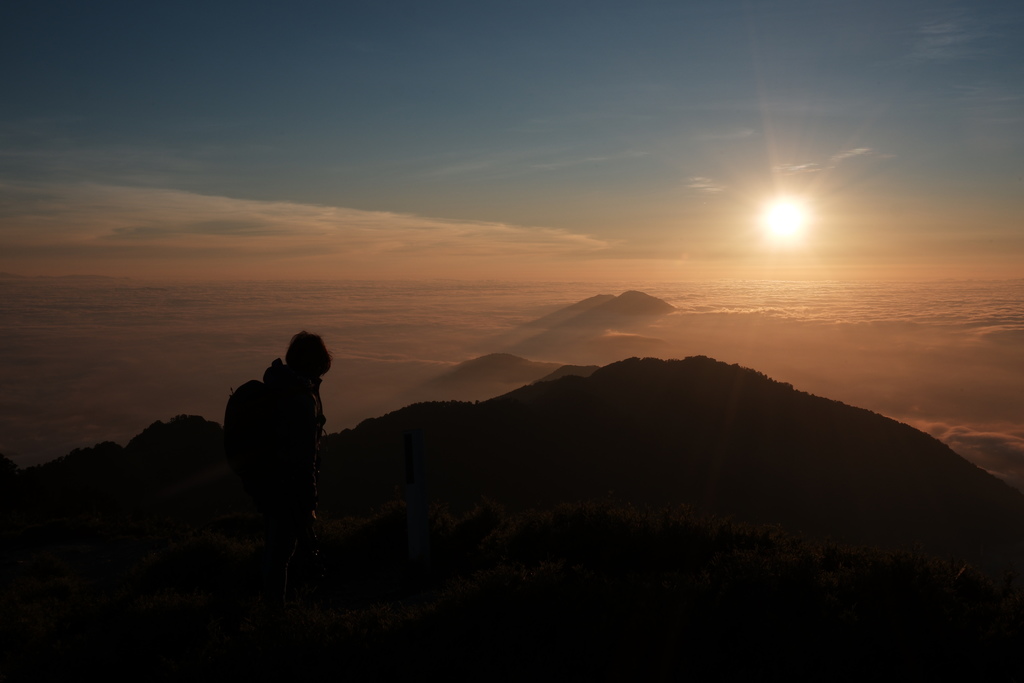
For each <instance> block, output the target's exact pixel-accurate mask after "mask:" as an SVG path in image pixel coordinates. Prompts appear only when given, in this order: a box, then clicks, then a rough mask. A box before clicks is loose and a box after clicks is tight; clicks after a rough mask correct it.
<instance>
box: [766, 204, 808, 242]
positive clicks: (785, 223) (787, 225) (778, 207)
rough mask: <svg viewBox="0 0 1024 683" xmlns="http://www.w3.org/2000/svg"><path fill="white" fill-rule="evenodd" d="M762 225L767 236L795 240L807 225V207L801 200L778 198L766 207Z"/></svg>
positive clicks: (774, 238) (777, 239) (789, 240)
mask: <svg viewBox="0 0 1024 683" xmlns="http://www.w3.org/2000/svg"><path fill="white" fill-rule="evenodd" d="M761 225H762V226H763V227H764V230H765V233H766V234H767V236H768V237H769V238H771V239H773V240H775V241H782V242H791V241H795V240H797V239H799V237H800V236H801V235H802V234H803V232H804V228H805V227H806V225H807V209H806V207H805V206H804V205H803V204H801V203H800V202H799V201H796V200H792V199H777V200H775V201H773V202H772V203H771V204H769V205H768V206H767V207H765V210H764V212H763V213H762V214H761Z"/></svg>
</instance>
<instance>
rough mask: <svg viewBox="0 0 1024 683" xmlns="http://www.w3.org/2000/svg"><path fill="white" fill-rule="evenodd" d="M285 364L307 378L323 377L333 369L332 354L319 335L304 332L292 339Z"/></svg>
mask: <svg viewBox="0 0 1024 683" xmlns="http://www.w3.org/2000/svg"><path fill="white" fill-rule="evenodd" d="M284 362H285V363H287V364H288V367H290V368H291V369H292V370H295V371H296V372H298V373H299V374H300V375H305V376H306V377H322V376H323V375H324V374H326V372H327V371H328V370H330V369H331V352H330V351H328V350H327V347H326V346H324V340H323V339H321V338H320V335H318V334H310V333H309V332H306V331H305V330H303V331H302V332H299V333H298V334H297V335H295V336H294V337H292V341H291V343H290V344H289V345H288V353H287V354H285V357H284Z"/></svg>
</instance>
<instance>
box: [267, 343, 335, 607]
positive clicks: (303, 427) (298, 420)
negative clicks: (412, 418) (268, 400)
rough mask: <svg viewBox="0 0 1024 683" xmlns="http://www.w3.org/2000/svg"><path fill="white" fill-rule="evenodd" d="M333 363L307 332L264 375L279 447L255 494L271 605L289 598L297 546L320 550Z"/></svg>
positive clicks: (321, 344) (275, 447)
mask: <svg viewBox="0 0 1024 683" xmlns="http://www.w3.org/2000/svg"><path fill="white" fill-rule="evenodd" d="M330 368H331V354H330V352H329V351H328V350H327V347H326V346H325V345H324V342H323V340H322V339H321V338H320V337H319V336H318V335H315V334H310V333H309V332H305V331H303V332H299V333H298V334H297V335H295V336H294V337H292V340H291V343H290V344H289V346H288V352H287V353H286V354H285V362H284V363H282V362H281V359H280V358H278V359H277V360H275V361H274V362H273V363H272V364H271V366H270V367H269V368H267V371H266V372H265V373H264V374H263V382H264V384H266V385H267V386H268V387H270V388H271V389H272V390H273V392H274V395H275V411H274V413H275V415H274V423H275V424H274V430H273V433H274V449H273V455H272V456H271V462H270V463H269V467H268V468H267V470H266V472H267V474H266V476H265V477H264V481H262V482H260V485H259V490H258V491H254V493H255V498H256V505H257V507H258V509H259V510H260V512H262V513H263V517H264V521H265V523H266V537H265V540H266V545H265V549H264V557H263V591H264V598H265V599H266V600H267V601H268V602H269V603H270V604H275V605H282V604H283V603H284V596H285V590H286V589H287V585H288V564H289V562H290V561H291V559H292V556H293V555H294V554H295V549H296V547H297V546H298V547H301V548H303V550H304V551H305V552H308V553H310V554H311V555H317V549H316V537H315V535H314V534H313V522H314V520H315V519H316V505H317V476H318V474H319V470H320V454H319V451H320V437H321V435H322V434H323V426H324V414H323V406H322V404H321V402H320V381H321V377H323V375H324V374H325V373H326V372H327V371H328V370H330ZM313 559H315V560H316V561H317V562H318V561H319V558H318V557H315V558H313Z"/></svg>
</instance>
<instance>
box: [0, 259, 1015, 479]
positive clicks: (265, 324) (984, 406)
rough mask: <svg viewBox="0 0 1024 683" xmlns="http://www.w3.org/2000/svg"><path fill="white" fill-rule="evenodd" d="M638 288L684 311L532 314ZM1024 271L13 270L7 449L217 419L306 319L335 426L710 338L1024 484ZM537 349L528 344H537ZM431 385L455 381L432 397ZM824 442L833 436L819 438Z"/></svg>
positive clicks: (679, 353)
mask: <svg viewBox="0 0 1024 683" xmlns="http://www.w3.org/2000/svg"><path fill="white" fill-rule="evenodd" d="M630 289H634V290H641V291H644V292H646V293H648V294H650V295H652V296H657V297H659V298H662V299H664V300H665V301H667V302H668V303H670V304H672V305H673V306H675V307H676V309H677V310H676V312H675V313H673V314H671V315H668V316H665V317H663V318H660V319H658V320H656V321H653V322H645V323H643V324H642V325H641V326H640V327H637V326H636V325H634V326H623V327H621V328H618V327H617V326H615V325H612V326H611V327H609V328H608V329H604V330H600V331H598V332H597V334H596V336H595V337H593V338H588V339H585V340H580V342H579V343H578V344H565V343H562V344H552V343H546V342H543V341H537V339H539V338H534V339H533V340H532V341H531V338H530V334H531V332H529V329H530V328H528V327H525V324H526V323H529V322H530V321H533V320H536V319H537V318H540V317H541V316H543V315H545V314H547V313H551V312H553V311H555V310H558V309H559V308H562V307H565V306H568V305H570V304H573V303H575V302H577V301H580V300H582V299H585V298H587V297H590V296H593V295H595V294H620V293H622V292H623V291H626V290H630ZM1022 302H1024V280H1013V281H999V282H982V281H968V282H954V281H948V282H946V281H943V282H925V283H892V282H857V283H852V282H771V281H719V282H686V283H643V282H607V283H593V282H577V283H565V282H559V283H550V282H534V283H522V282H514V283H513V282H465V281H442V280H432V281H407V282H375V281H331V282H327V281H325V282H297V281H295V282H215V283H214V282H209V283H182V282H177V283H168V282H146V281H141V280H134V279H106V278H25V277H13V276H4V277H0V319H2V320H3V321H4V334H3V335H0V353H2V354H3V358H4V365H3V369H2V370H0V453H3V454H4V455H7V456H8V457H10V458H12V459H13V460H14V461H15V462H17V463H18V464H19V465H21V466H28V465H31V464H34V463H38V462H42V461H45V460H49V459H52V458H54V457H58V456H60V455H63V454H65V453H67V452H69V451H70V450H71V449H73V448H77V447H84V446H90V445H93V444H95V443H98V442H100V441H105V440H111V441H116V442H119V443H122V444H123V443H125V442H126V441H127V440H128V439H129V438H131V437H132V436H133V435H135V434H137V433H138V432H139V431H141V430H142V429H143V428H145V427H146V426H147V425H148V424H150V423H152V422H153V421H155V420H167V419H168V418H170V417H172V416H174V415H178V414H195V415H202V416H204V417H206V418H208V419H212V420H217V421H220V420H221V417H222V414H223V408H224V403H225V401H226V400H227V396H228V394H229V392H230V390H231V388H232V387H236V386H238V385H240V384H242V383H243V382H245V381H246V380H248V379H251V378H258V377H260V376H261V375H262V372H263V369H264V368H265V367H266V366H267V365H268V364H269V363H270V361H272V360H273V359H274V358H276V357H278V356H282V355H283V353H284V350H285V348H286V346H287V343H288V340H289V339H290V337H291V335H292V334H294V333H295V332H297V331H298V330H300V329H307V330H310V331H314V332H318V333H320V334H322V335H323V336H324V337H325V339H326V340H327V342H328V344H329V346H330V347H331V349H332V351H333V352H334V354H335V359H336V360H335V365H334V368H333V369H332V370H331V372H330V373H329V374H328V375H327V377H326V378H325V382H324V385H323V395H324V401H325V406H326V412H327V416H328V420H329V422H328V429H329V431H338V430H341V429H343V428H347V427H353V426H355V425H356V424H358V422H359V421H361V420H363V419H366V418H369V417H375V416H378V415H381V414H383V413H385V412H387V411H389V410H394V409H397V408H399V407H401V406H402V405H405V404H406V403H408V402H409V401H411V400H414V399H417V398H424V397H425V396H424V395H423V394H422V393H417V388H418V387H422V386H423V385H424V384H425V383H427V382H428V381H429V380H430V379H431V378H433V377H435V376H436V375H437V374H439V373H441V372H443V371H444V370H446V369H448V368H450V367H452V366H453V365H455V364H456V363H459V362H461V361H464V360H468V359H470V358H473V357H476V356H480V355H484V354H487V353H493V352H499V351H513V352H516V351H518V352H520V355H524V356H526V357H528V358H529V359H530V360H538V361H555V362H559V363H572V364H606V363H610V362H613V361H615V360H619V359H621V358H626V357H629V356H634V355H640V356H643V355H650V356H659V357H664V358H682V357H685V356H690V355H706V356H711V357H713V358H717V359H719V360H722V361H726V362H729V363H739V364H740V365H744V366H747V367H751V368H754V369H756V370H759V371H761V372H763V373H765V374H767V375H768V376H770V377H773V378H774V379H777V380H780V381H785V382H790V383H792V384H793V385H794V387H796V388H797V389H800V390H803V391H808V392H810V393H814V394H818V395H821V396H826V397H828V398H832V399H836V400H840V401H843V402H844V403H849V404H851V405H856V406H860V407H863V408H867V409H869V410H873V411H876V412H879V413H882V414H884V415H888V416H890V417H893V418H895V419H898V420H901V421H904V422H907V423H909V424H912V425H914V426H916V427H918V428H920V429H923V430H925V431H927V432H929V433H930V434H932V435H933V436H935V437H937V438H939V439H941V440H943V441H944V442H945V443H947V444H949V445H950V446H951V447H952V448H953V449H954V450H956V451H957V452H958V453H960V454H961V455H963V456H964V457H966V458H968V459H970V460H971V461H973V462H975V463H976V464H978V465H979V466H981V467H983V468H985V469H986V470H989V471H990V472H993V473H994V474H996V475H997V476H1000V477H1002V478H1004V479H1005V480H1007V481H1008V482H1009V483H1011V484H1013V485H1015V486H1017V487H1018V488H1024V392H1021V390H1020V387H1021V386H1024V304H1022ZM524 351H526V352H528V353H526V352H524ZM429 398H434V399H446V398H452V397H447V396H440V395H439V396H429ZM824 455H825V454H823V456H824Z"/></svg>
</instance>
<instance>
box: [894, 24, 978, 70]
mask: <svg viewBox="0 0 1024 683" xmlns="http://www.w3.org/2000/svg"><path fill="white" fill-rule="evenodd" d="M987 35H988V33H987V31H985V30H983V29H982V28H981V27H979V26H978V25H977V24H976V23H975V22H972V21H970V20H969V19H968V18H966V17H965V16H964V15H963V14H962V13H955V14H949V15H946V16H943V17H939V18H933V19H931V20H929V21H926V22H924V23H923V24H921V25H920V26H918V28H917V32H916V34H915V40H914V48H913V52H912V53H911V58H912V59H913V60H914V61H917V62H949V61H954V60H959V59H966V58H972V57H976V56H978V55H979V54H980V53H981V51H982V47H981V45H982V40H983V39H984V38H985V37H986V36H987Z"/></svg>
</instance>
